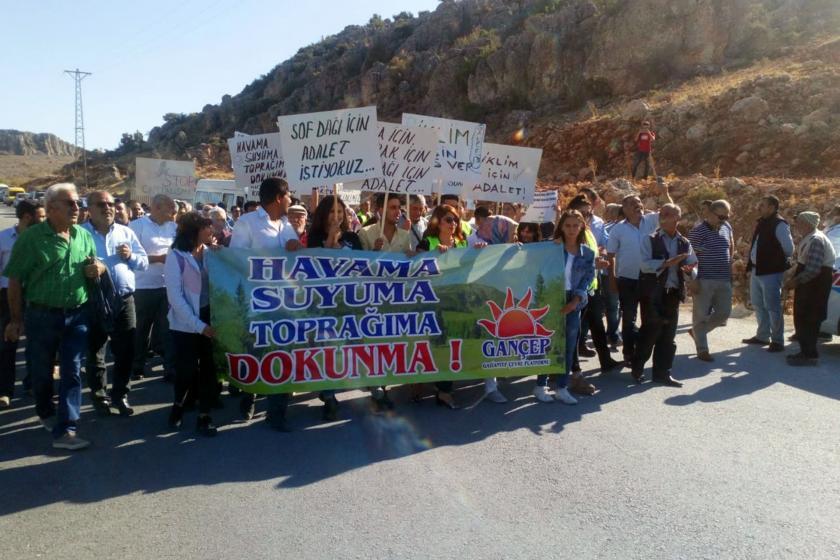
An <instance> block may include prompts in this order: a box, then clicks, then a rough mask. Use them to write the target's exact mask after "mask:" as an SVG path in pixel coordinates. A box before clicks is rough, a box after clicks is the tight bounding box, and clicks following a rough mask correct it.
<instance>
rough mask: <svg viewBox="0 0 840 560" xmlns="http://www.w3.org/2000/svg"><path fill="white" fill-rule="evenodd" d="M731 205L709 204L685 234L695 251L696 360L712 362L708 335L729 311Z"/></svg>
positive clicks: (693, 319)
mask: <svg viewBox="0 0 840 560" xmlns="http://www.w3.org/2000/svg"><path fill="white" fill-rule="evenodd" d="M730 210H731V208H730V206H729V203H728V202H727V201H725V200H715V201H714V202H712V203H711V204H710V205H709V210H708V211H707V212H706V214H705V216H704V220H703V221H702V222H700V223H699V224H697V225H696V226H694V227H693V228H692V229H691V231H690V232H689V233H688V240H689V241H691V246H692V247H693V248H694V252H695V253H696V254H697V261H698V267H697V281H696V282H694V283H693V285H692V290H691V291H692V313H691V323H692V327H691V330H689V331H688V332H689V334H690V335H691V336H692V338H694V344H695V346H696V349H697V359H699V360H702V361H704V362H711V361H714V358H712V356H711V354H710V353H709V340H708V334H709V333H710V332H711V331H713V330H714V329H716V328H718V327H722V326H724V325H725V324H726V321H727V320H728V319H729V315H730V313H732V255H733V253H734V249H735V242H734V240H733V236H732V228H731V227H730V226H729V217H730V213H731V212H730Z"/></svg>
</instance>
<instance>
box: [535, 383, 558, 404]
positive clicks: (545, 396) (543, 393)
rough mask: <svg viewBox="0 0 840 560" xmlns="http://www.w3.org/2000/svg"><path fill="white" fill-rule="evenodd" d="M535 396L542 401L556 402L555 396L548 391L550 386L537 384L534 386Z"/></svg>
mask: <svg viewBox="0 0 840 560" xmlns="http://www.w3.org/2000/svg"><path fill="white" fill-rule="evenodd" d="M534 396H535V397H536V398H537V400H538V401H540V402H554V396H552V394H551V393H549V392H548V387H541V386H539V385H537V386H536V387H534Z"/></svg>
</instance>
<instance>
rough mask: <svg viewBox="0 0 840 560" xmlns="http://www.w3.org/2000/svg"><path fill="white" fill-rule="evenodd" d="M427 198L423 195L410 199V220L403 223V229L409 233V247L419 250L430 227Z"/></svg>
mask: <svg viewBox="0 0 840 560" xmlns="http://www.w3.org/2000/svg"><path fill="white" fill-rule="evenodd" d="M427 210H428V209H427V208H426V197H424V196H423V195H422V194H412V195H409V197H408V219H407V220H404V221H403V222H402V227H403V228H404V229H406V230H407V231H408V234H409V236H408V237H409V239H408V247H409V249H410V250H412V251H416V250H417V244H418V243H420V242H421V241H423V234H424V233H426V228H427V227H428V226H429V220H428V219H426V211H427Z"/></svg>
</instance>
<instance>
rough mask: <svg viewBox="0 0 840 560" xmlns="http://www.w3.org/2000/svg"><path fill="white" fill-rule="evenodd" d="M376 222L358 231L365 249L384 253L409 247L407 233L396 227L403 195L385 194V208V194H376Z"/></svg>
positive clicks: (402, 251) (403, 250)
mask: <svg viewBox="0 0 840 560" xmlns="http://www.w3.org/2000/svg"><path fill="white" fill-rule="evenodd" d="M375 201H376V211H377V213H378V215H379V220H378V221H377V223H375V224H372V225H369V226H365V227H363V228H362V229H361V230H360V231H359V239H360V240H361V241H362V248H364V250H365V251H384V252H386V253H405V252H407V251H409V250H410V249H411V241H410V237H409V235H410V234H409V233H408V232H407V231H406V230H404V229H402V228H398V227H397V221H398V220H399V219H400V216H401V214H402V205H403V197H402V196H401V195H398V194H391V195H387V201H388V208H387V209H385V208H384V206H385V201H386V195H385V194H384V193H380V194H378V195H376V198H375Z"/></svg>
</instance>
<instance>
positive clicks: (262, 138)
mask: <svg viewBox="0 0 840 560" xmlns="http://www.w3.org/2000/svg"><path fill="white" fill-rule="evenodd" d="M228 150H230V165H231V167H232V168H233V174H234V176H235V177H236V186H237V187H240V188H241V189H242V190H243V191H244V192H245V196H247V197H248V200H259V198H260V184H261V183H262V182H263V181H264V180H266V179H268V178H270V177H280V178H281V179H285V178H286V169H285V168H284V166H283V155H282V152H281V151H280V134H279V133H277V132H273V133H269V134H255V135H253V136H251V135H248V134H242V133H241V132H236V133H234V136H233V138H231V139H229V140H228ZM293 194H294V193H293Z"/></svg>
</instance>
